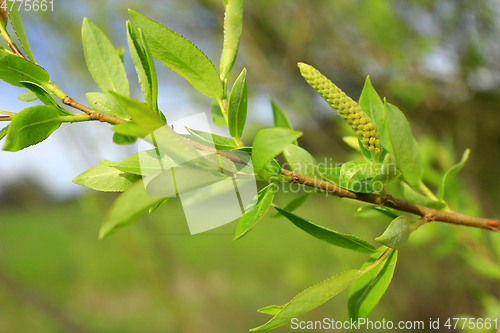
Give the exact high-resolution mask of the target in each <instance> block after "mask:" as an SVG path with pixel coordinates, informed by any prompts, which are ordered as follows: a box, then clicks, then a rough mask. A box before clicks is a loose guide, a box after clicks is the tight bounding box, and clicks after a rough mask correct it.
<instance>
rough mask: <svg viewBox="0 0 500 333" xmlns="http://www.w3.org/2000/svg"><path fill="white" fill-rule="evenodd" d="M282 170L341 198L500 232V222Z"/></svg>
mask: <svg viewBox="0 0 500 333" xmlns="http://www.w3.org/2000/svg"><path fill="white" fill-rule="evenodd" d="M282 170H283V174H284V175H285V176H289V177H291V178H292V181H293V182H296V183H300V184H303V185H307V186H312V187H316V188H319V189H321V190H325V191H328V192H330V193H333V194H334V195H336V196H337V197H340V198H350V199H354V200H359V201H363V202H368V203H371V204H375V205H380V206H387V207H391V208H394V209H397V210H399V211H403V212H408V213H412V214H415V215H418V216H421V217H423V218H425V219H427V220H428V221H439V222H446V223H453V224H460V225H467V226H470V227H476V228H483V229H488V230H493V231H500V221H499V220H491V219H485V218H481V217H474V216H469V215H465V214H460V213H452V212H445V211H442V210H437V209H433V208H428V207H424V206H420V205H416V204H413V203H410V202H407V201H404V200H401V199H398V198H394V197H393V196H391V195H387V197H386V198H385V199H384V198H382V197H381V196H380V195H378V194H366V193H357V192H352V191H349V190H346V189H344V188H342V187H339V186H337V185H335V184H332V183H329V182H326V181H324V180H319V179H315V178H312V177H309V176H304V175H301V174H298V173H295V172H292V171H290V170H286V169H282Z"/></svg>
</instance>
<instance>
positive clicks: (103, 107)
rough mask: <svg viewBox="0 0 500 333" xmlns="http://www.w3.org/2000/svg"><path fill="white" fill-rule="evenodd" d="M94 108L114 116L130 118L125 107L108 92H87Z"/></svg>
mask: <svg viewBox="0 0 500 333" xmlns="http://www.w3.org/2000/svg"><path fill="white" fill-rule="evenodd" d="M85 97H87V101H88V102H89V105H90V107H91V108H92V109H94V110H96V111H97V112H101V113H104V114H107V115H110V116H113V117H118V118H121V119H130V117H129V115H128V114H127V112H126V111H125V109H124V108H123V107H122V106H121V105H120V103H118V101H117V100H116V98H115V97H114V96H113V95H111V94H108V93H99V92H89V93H87V94H85Z"/></svg>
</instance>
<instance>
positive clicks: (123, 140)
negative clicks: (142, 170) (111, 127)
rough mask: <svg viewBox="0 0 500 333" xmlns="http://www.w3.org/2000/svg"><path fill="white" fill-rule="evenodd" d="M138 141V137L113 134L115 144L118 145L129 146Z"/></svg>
mask: <svg viewBox="0 0 500 333" xmlns="http://www.w3.org/2000/svg"><path fill="white" fill-rule="evenodd" d="M136 141H137V137H136V136H129V135H123V134H119V133H115V134H113V142H114V143H116V144H117V145H129V144H131V143H134V142H136Z"/></svg>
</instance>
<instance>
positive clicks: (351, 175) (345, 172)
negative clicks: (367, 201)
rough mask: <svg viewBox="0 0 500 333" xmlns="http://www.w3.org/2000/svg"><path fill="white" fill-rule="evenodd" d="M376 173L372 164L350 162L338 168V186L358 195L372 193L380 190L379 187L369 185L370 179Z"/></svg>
mask: <svg viewBox="0 0 500 333" xmlns="http://www.w3.org/2000/svg"><path fill="white" fill-rule="evenodd" d="M375 175H376V173H375V171H374V170H373V168H372V164H371V163H368V162H356V161H350V162H346V163H344V164H342V167H340V182H341V183H340V186H341V187H343V188H346V189H348V190H351V191H354V192H360V193H374V192H379V191H380V190H381V188H379V187H380V185H379V184H375V185H379V186H374V185H372V184H371V179H372V178H373V177H375Z"/></svg>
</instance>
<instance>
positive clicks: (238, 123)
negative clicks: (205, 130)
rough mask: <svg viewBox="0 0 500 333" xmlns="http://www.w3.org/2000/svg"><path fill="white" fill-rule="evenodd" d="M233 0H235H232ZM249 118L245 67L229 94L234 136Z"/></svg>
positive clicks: (231, 124)
mask: <svg viewBox="0 0 500 333" xmlns="http://www.w3.org/2000/svg"><path fill="white" fill-rule="evenodd" d="M231 1H233V0H231ZM246 120H247V70H246V69H245V68H243V70H242V71H241V74H240V75H239V76H238V78H237V79H236V81H235V82H234V85H233V89H232V90H231V95H230V96H229V114H228V125H229V134H231V136H232V137H233V138H238V139H239V138H241V134H242V133H243V128H244V127H245V122H246Z"/></svg>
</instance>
